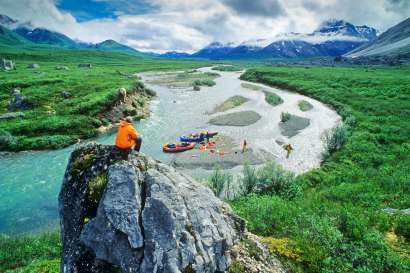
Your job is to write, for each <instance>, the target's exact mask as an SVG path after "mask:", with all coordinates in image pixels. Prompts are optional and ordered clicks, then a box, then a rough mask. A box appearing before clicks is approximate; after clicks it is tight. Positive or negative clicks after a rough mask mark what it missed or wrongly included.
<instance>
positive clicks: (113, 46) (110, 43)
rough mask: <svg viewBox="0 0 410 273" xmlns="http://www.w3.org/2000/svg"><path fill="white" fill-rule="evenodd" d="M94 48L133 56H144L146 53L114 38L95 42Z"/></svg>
mask: <svg viewBox="0 0 410 273" xmlns="http://www.w3.org/2000/svg"><path fill="white" fill-rule="evenodd" d="M95 48H96V49H98V50H102V51H111V52H118V53H126V54H130V55H133V56H146V54H144V53H141V52H139V51H137V50H135V49H133V48H132V47H129V46H126V45H123V44H120V43H118V42H116V41H114V40H106V41H104V42H102V43H99V44H96V45H95Z"/></svg>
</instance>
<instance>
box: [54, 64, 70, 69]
mask: <svg viewBox="0 0 410 273" xmlns="http://www.w3.org/2000/svg"><path fill="white" fill-rule="evenodd" d="M56 70H70V69H69V68H68V66H62V65H59V66H56Z"/></svg>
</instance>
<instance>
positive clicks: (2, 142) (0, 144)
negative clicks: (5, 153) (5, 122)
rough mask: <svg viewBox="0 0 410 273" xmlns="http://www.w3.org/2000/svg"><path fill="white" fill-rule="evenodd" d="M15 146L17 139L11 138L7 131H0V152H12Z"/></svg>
mask: <svg viewBox="0 0 410 273" xmlns="http://www.w3.org/2000/svg"><path fill="white" fill-rule="evenodd" d="M16 145H17V139H16V138H15V137H13V136H12V134H10V133H9V132H8V131H6V130H3V129H0V151H1V150H14V147H15V146H16Z"/></svg>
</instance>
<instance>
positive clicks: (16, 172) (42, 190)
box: [0, 68, 340, 234]
mask: <svg viewBox="0 0 410 273" xmlns="http://www.w3.org/2000/svg"><path fill="white" fill-rule="evenodd" d="M209 69H210V68H203V69H201V70H202V71H209ZM218 73H219V74H220V75H221V77H219V78H217V79H216V80H215V82H216V85H215V86H213V87H202V88H201V91H192V90H186V89H170V88H168V87H166V86H159V85H152V84H150V83H149V79H152V78H153V77H156V76H157V75H154V74H152V73H145V74H142V79H143V81H144V82H147V81H148V83H146V84H147V85H148V86H149V87H150V88H152V89H153V90H155V91H156V92H157V94H158V96H157V97H156V98H155V99H154V100H153V101H152V102H151V115H150V117H149V118H148V119H146V120H142V121H140V122H138V123H136V127H137V130H138V131H139V132H140V133H141V134H142V135H143V146H142V152H143V153H145V154H148V155H150V156H152V157H154V158H155V159H158V160H161V161H164V162H169V161H170V160H171V158H172V156H171V155H167V154H164V153H162V144H163V143H168V142H171V141H175V140H176V139H178V137H179V136H180V135H181V134H184V133H188V132H192V131H196V130H200V129H208V130H216V131H223V132H224V134H225V135H228V136H230V137H232V138H233V139H234V141H235V142H237V144H238V145H239V143H240V141H241V140H242V139H244V138H246V139H250V140H251V141H250V142H251V144H252V145H253V146H254V147H255V149H256V150H258V149H260V150H265V151H267V152H269V153H271V155H272V159H273V160H276V161H277V162H279V163H280V164H282V166H284V167H285V168H286V169H289V170H292V171H295V172H296V173H301V172H304V171H307V170H308V169H310V168H313V167H317V166H319V164H320V154H321V151H322V150H323V145H322V143H321V141H320V137H321V135H322V133H323V131H325V130H327V129H329V128H332V127H333V126H335V125H336V124H337V123H338V122H339V121H340V117H339V116H338V115H337V114H336V113H335V112H334V111H333V110H332V109H329V108H328V107H327V106H325V105H323V104H322V103H320V102H318V101H315V100H313V99H310V98H307V97H304V96H301V95H299V94H296V93H291V92H287V91H283V90H278V89H274V88H269V87H265V86H263V88H264V89H266V90H268V91H271V92H275V93H277V94H278V95H279V96H281V97H282V98H283V100H284V103H283V104H281V105H279V106H277V107H272V106H270V105H269V104H267V103H266V102H265V100H264V95H263V93H262V92H257V91H250V90H248V89H246V88H243V87H241V83H242V81H240V80H239V79H238V78H239V76H240V73H238V72H218ZM159 75H160V74H159ZM259 86H261V87H262V85H259ZM232 95H241V96H244V97H247V98H249V99H250V100H249V101H248V102H246V103H245V104H243V105H241V106H239V107H238V108H237V109H232V110H229V111H228V112H227V113H229V112H234V111H240V110H241V111H242V110H254V111H257V112H258V113H259V114H261V116H262V118H261V119H260V120H259V121H258V122H257V123H255V124H253V125H250V126H246V127H219V126H210V125H209V124H208V123H207V122H208V120H209V118H210V116H209V115H208V114H206V112H207V111H210V110H212V109H213V107H214V106H215V105H216V104H218V103H221V102H223V101H224V100H225V99H227V98H229V97H230V96H232ZM301 99H303V100H307V101H309V102H310V103H311V104H312V105H313V106H314V108H313V110H311V111H308V112H302V111H300V110H299V109H298V108H297V102H298V101H299V100H301ZM281 111H293V112H295V113H296V114H298V115H300V116H303V117H306V118H309V119H310V121H311V122H310V125H309V127H308V128H306V129H305V130H303V131H302V132H301V133H300V134H298V135H297V136H295V137H293V138H292V145H293V146H294V147H295V152H294V155H293V156H292V157H291V158H290V159H289V160H285V154H284V151H283V149H282V148H281V147H280V146H278V145H277V144H275V139H276V138H278V137H280V130H279V129H278V123H279V120H280V113H281ZM95 141H96V142H98V143H103V144H112V143H113V141H114V133H113V132H111V133H107V134H104V135H101V136H99V137H98V138H97V139H95ZM74 148H75V145H73V146H70V147H68V148H65V149H61V150H53V151H28V152H20V153H6V154H2V155H0V233H6V234H19V233H26V232H37V231H44V230H47V229H55V228H56V226H57V224H58V211H57V196H58V192H59V190H60V185H61V181H62V178H63V175H64V171H65V167H66V164H67V161H68V157H69V155H70V153H71V151H72V150H73V149H74ZM190 173H191V174H193V172H192V170H191V171H190Z"/></svg>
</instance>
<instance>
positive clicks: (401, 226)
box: [395, 215, 410, 242]
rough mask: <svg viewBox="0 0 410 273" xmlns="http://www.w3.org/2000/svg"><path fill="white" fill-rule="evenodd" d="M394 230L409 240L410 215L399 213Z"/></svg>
mask: <svg viewBox="0 0 410 273" xmlns="http://www.w3.org/2000/svg"><path fill="white" fill-rule="evenodd" d="M395 230H396V233H397V234H398V235H401V236H403V237H404V238H405V239H406V240H407V241H408V242H410V215H400V216H399V218H398V220H397V223H396V229H395Z"/></svg>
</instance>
